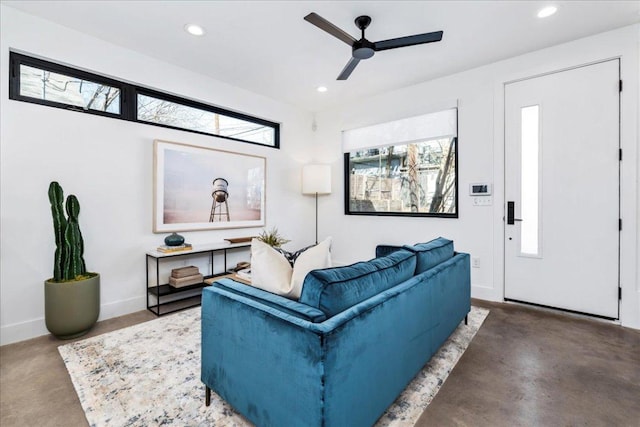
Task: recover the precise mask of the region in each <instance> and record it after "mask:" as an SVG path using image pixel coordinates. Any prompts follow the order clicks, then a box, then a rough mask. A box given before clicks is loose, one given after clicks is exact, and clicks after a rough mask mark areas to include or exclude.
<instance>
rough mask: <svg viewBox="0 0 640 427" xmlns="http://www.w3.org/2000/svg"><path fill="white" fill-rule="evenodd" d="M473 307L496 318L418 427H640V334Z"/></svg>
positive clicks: (544, 313)
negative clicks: (484, 310) (487, 311)
mask: <svg viewBox="0 0 640 427" xmlns="http://www.w3.org/2000/svg"><path fill="white" fill-rule="evenodd" d="M473 303H474V305H479V306H486V307H488V308H490V309H491V312H490V313H489V316H488V317H487V319H486V320H485V322H484V324H483V325H482V327H481V328H480V330H479V331H478V333H477V335H476V336H475V337H474V339H473V341H472V342H471V344H470V345H469V348H468V349H467V351H466V352H465V353H464V354H463V355H462V357H461V358H460V360H459V361H458V364H457V365H456V367H455V368H454V370H453V371H452V373H451V374H450V375H449V378H447V380H446V382H445V383H444V385H443V386H442V388H441V389H440V391H439V392H438V394H437V395H436V397H435V399H434V400H433V402H432V403H431V405H429V406H428V407H427V409H426V411H425V412H424V413H423V414H422V416H421V417H420V419H419V420H418V422H417V423H416V426H419V427H426V426H629V427H640V331H638V330H633V329H628V328H623V327H621V326H617V325H614V324H611V323H610V322H603V321H598V320H592V319H588V318H585V317H577V316H573V315H566V314H563V313H558V312H551V311H550V310H541V309H534V308H529V307H526V306H522V305H515V304H497V303H483V302H482V301H474V302H473Z"/></svg>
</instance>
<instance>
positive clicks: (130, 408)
mask: <svg viewBox="0 0 640 427" xmlns="http://www.w3.org/2000/svg"><path fill="white" fill-rule="evenodd" d="M488 314H489V310H486V309H483V308H478V307H471V312H470V313H469V324H468V325H464V323H461V324H460V326H458V328H457V329H456V330H455V332H454V333H453V334H452V335H451V336H450V337H449V339H448V340H447V341H446V342H445V344H443V346H442V347H441V348H440V350H438V352H437V353H436V354H435V355H434V356H433V357H432V358H431V360H430V361H429V363H427V365H425V367H424V368H423V369H422V371H421V372H420V373H419V374H418V375H416V377H415V378H414V379H413V381H412V382H411V383H410V384H409V385H408V386H407V388H406V389H405V390H404V392H402V394H401V395H400V396H399V397H398V399H397V400H396V401H395V402H394V403H393V404H392V405H391V406H390V407H389V408H388V409H387V411H386V412H385V413H384V415H383V416H382V417H380V419H379V420H378V422H377V424H376V426H380V427H383V426H384V427H400V426H411V425H413V424H415V422H416V421H417V420H418V418H419V417H420V414H421V413H422V412H423V411H424V410H425V408H426V407H427V405H429V403H430V402H431V400H432V399H433V398H434V396H435V395H436V393H437V392H438V390H439V389H440V387H441V386H442V384H443V383H444V381H445V379H446V378H447V376H448V375H449V373H450V372H451V370H452V369H453V367H454V366H455V364H456V363H457V361H458V359H460V357H461V356H462V353H464V351H465V350H466V348H467V347H468V345H469V343H470V342H471V340H472V339H473V337H474V336H475V334H476V332H477V331H478V329H479V328H480V326H481V325H482V322H483V321H484V319H485V318H486V317H487V315H488ZM58 350H59V352H60V354H61V355H62V358H63V360H64V363H65V365H66V366H67V370H68V371H69V375H70V376H71V380H72V381H73V385H74V387H75V389H76V392H77V393H78V397H79V398H80V402H81V404H82V408H83V409H84V412H85V415H86V417H87V421H88V422H89V424H90V425H91V426H118V427H122V426H160V425H175V426H229V427H234V426H251V423H250V422H249V421H247V420H246V419H245V418H243V417H242V416H241V415H239V414H238V413H237V412H236V411H235V410H234V409H233V408H231V407H230V406H229V405H228V404H226V403H225V402H224V401H223V400H222V399H221V398H220V397H218V396H217V395H216V394H215V393H211V406H209V407H205V405H204V385H203V384H202V382H201V381H200V308H199V307H197V308H194V309H190V310H186V311H183V312H179V313H176V314H172V315H170V316H166V317H162V318H160V319H156V320H151V321H149V322H145V323H141V324H138V325H134V326H130V327H128V328H124V329H120V330H117V331H114V332H110V333H107V334H103V335H99V336H96V337H93V338H88V339H85V340H82V341H77V342H74V343H71V344H66V345H63V346H60V347H58Z"/></svg>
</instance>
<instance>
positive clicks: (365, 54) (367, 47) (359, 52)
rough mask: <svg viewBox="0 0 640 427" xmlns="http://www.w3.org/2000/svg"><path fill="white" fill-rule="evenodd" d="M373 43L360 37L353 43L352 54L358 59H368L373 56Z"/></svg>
mask: <svg viewBox="0 0 640 427" xmlns="http://www.w3.org/2000/svg"><path fill="white" fill-rule="evenodd" d="M374 47H375V45H374V44H373V43H371V42H370V41H369V40H367V39H364V38H363V39H360V40H358V41H357V42H355V43H354V44H353V50H352V53H351V54H352V56H353V57H354V58H358V59H368V58H371V57H372V56H373V54H374V53H376V51H375V50H374Z"/></svg>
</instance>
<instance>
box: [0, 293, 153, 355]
mask: <svg viewBox="0 0 640 427" xmlns="http://www.w3.org/2000/svg"><path fill="white" fill-rule="evenodd" d="M145 304H146V300H145V297H144V295H142V296H137V297H133V298H128V299H123V300H119V301H114V302H109V303H106V304H101V305H100V317H98V322H100V321H102V320H106V319H111V318H113V317H118V316H124V315H125V314H129V313H135V312H136V311H140V310H144V308H145ZM48 333H49V331H48V330H47V326H46V325H45V322H44V317H40V318H37V319H32V320H27V321H25V322H18V323H12V324H10V325H5V326H2V327H1V328H0V346H2V345H7V344H12V343H15V342H19V341H24V340H28V339H31V338H37V337H40V336H42V335H47V334H48Z"/></svg>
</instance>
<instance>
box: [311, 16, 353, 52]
mask: <svg viewBox="0 0 640 427" xmlns="http://www.w3.org/2000/svg"><path fill="white" fill-rule="evenodd" d="M304 20H305V21H307V22H310V23H311V24H313V25H315V26H316V27H318V28H320V29H321V30H324V31H326V32H327V33H329V34H331V35H332V36H334V37H336V38H339V39H340V40H342V41H343V42H345V43H346V44H348V45H349V46H353V44H354V43H355V41H356V39H354V38H353V37H351V36H350V35H349V34H348V33H346V32H344V31H343V30H341V29H340V28H338V27H336V26H335V25H333V24H332V23H331V22H329V21H327V20H326V19H324V18H323V17H322V16H320V15H318V14H317V13H314V12H311V13H310V14H308V15H307V16H305V17H304Z"/></svg>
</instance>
